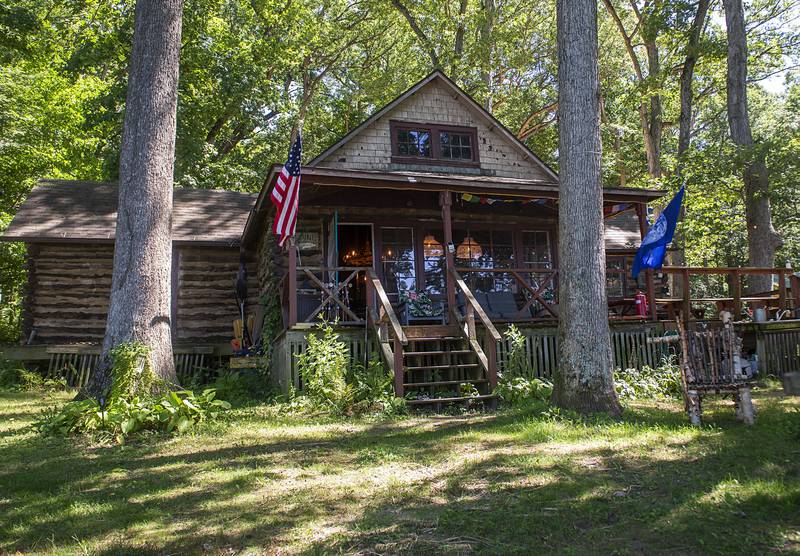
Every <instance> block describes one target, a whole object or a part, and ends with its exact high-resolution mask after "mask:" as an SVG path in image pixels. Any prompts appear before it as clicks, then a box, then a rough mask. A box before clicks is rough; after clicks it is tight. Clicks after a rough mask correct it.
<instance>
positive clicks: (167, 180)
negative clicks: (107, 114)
mask: <svg viewBox="0 0 800 556" xmlns="http://www.w3.org/2000/svg"><path fill="white" fill-rule="evenodd" d="M181 11H182V0H137V2H136V13H135V30H134V37H133V50H132V51H131V59H130V65H129V69H128V95H127V100H126V103H125V123H124V128H123V136H122V149H121V154H120V165H119V204H118V212H117V230H116V240H115V244H114V270H113V277H112V284H111V299H110V303H109V309H108V322H107V324H106V334H105V339H104V341H103V357H102V358H101V360H102V361H101V363H100V365H99V368H98V369H97V370H96V372H95V373H93V376H92V380H91V381H90V383H89V385H88V387H87V391H86V392H85V394H86V395H90V396H93V397H99V396H103V395H107V394H108V392H109V391H110V387H111V383H112V375H111V372H110V360H109V351H110V350H111V349H113V348H114V347H116V346H118V345H119V344H121V343H125V342H129V341H139V342H141V343H143V344H145V345H146V346H148V347H149V348H150V350H151V352H150V364H151V368H152V370H153V373H154V374H155V376H156V378H159V379H162V380H165V381H168V382H173V383H174V382H177V377H176V375H175V365H174V362H173V359H172V343H171V318H170V317H171V305H172V303H171V284H170V280H171V267H172V179H173V169H174V160H175V119H176V114H175V112H176V107H177V100H178V57H179V52H180V39H181Z"/></svg>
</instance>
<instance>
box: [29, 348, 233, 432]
mask: <svg viewBox="0 0 800 556" xmlns="http://www.w3.org/2000/svg"><path fill="white" fill-rule="evenodd" d="M110 353H111V358H112V361H113V367H112V369H111V373H112V387H111V393H110V395H109V398H108V400H102V403H101V402H100V401H98V400H78V401H72V402H69V403H67V404H66V405H64V406H62V407H60V408H57V407H53V408H50V409H46V410H45V411H44V412H42V414H41V415H40V416H39V419H37V420H36V421H35V422H34V423H33V428H34V429H35V430H37V431H38V432H39V433H41V434H43V435H67V434H78V433H84V434H99V435H100V436H102V437H110V438H113V439H115V440H116V441H118V442H122V441H123V440H124V439H125V437H126V436H128V435H130V434H133V433H135V432H138V431H143V430H152V431H163V432H168V433H179V434H180V433H185V432H187V431H188V430H190V429H191V428H192V427H193V426H195V425H197V424H199V423H202V422H204V421H207V420H209V419H213V418H215V417H216V416H217V415H218V414H219V413H220V412H221V411H225V410H227V409H230V407H231V405H230V404H229V403H228V402H226V401H222V400H220V399H217V397H216V395H217V393H216V391H215V390H214V389H213V388H209V389H206V390H204V391H203V392H201V393H198V394H196V393H194V392H192V391H191V390H178V391H166V392H163V389H161V390H162V393H160V394H158V395H154V394H152V391H153V385H154V383H155V382H154V377H153V373H152V371H151V369H150V366H149V362H148V357H147V356H148V355H149V348H148V347H146V346H145V345H143V344H141V343H138V342H129V343H125V344H121V345H119V346H118V347H117V348H115V349H114V350H112V351H111V352H110Z"/></svg>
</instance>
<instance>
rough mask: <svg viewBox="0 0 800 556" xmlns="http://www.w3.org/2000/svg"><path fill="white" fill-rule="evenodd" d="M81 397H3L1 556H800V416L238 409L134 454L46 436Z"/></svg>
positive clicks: (775, 402) (772, 407)
mask: <svg viewBox="0 0 800 556" xmlns="http://www.w3.org/2000/svg"><path fill="white" fill-rule="evenodd" d="M67 398H68V395H67V394H55V395H53V394H50V395H48V394H41V393H0V553H3V551H7V552H10V553H13V552H15V551H17V550H19V551H22V552H25V553H28V552H30V553H55V554H75V553H91V554H124V553H135V554H148V553H152V554H195V553H217V554H235V553H244V554H262V553H264V554H328V553H333V554H338V553H358V554H396V553H405V554H442V553H447V554H472V553H481V554H545V553H563V554H697V553H709V554H714V553H744V554H763V553H770V552H776V553H781V552H782V553H800V412H798V408H799V407H800V403H799V402H798V399H796V398H795V399H792V398H785V397H782V396H780V395H779V393H778V392H777V391H774V390H773V391H767V392H760V393H757V395H756V404H757V409H758V412H759V413H758V423H757V425H756V426H755V427H752V428H747V427H745V426H743V425H741V424H740V423H739V422H737V421H736V420H735V419H734V417H733V410H732V406H731V402H730V401H720V402H714V403H711V404H708V407H707V411H706V414H707V419H706V424H705V425H704V427H703V428H701V429H693V428H690V427H688V426H687V424H686V419H685V417H684V415H683V413H682V407H681V405H680V404H679V403H667V402H663V403H661V402H648V403H637V404H634V405H633V406H631V407H630V408H628V410H627V411H626V413H625V416H624V418H623V419H622V420H621V421H619V422H614V421H603V420H600V421H582V420H571V419H565V418H561V417H559V416H558V415H557V414H556V413H554V412H552V411H548V409H547V407H546V406H545V405H538V406H532V407H527V408H524V409H509V410H501V411H498V412H497V413H495V414H489V415H473V416H464V417H452V416H450V417H447V416H428V417H425V416H414V417H409V418H406V419H400V420H396V421H388V422H387V421H374V420H364V419H361V420H357V419H351V420H329V419H324V418H319V417H317V418H307V419H302V418H298V417H285V416H280V415H277V414H276V411H275V409H274V408H273V407H270V406H257V407H251V408H246V409H240V410H235V411H234V412H233V413H232V415H231V416H230V418H229V420H228V421H227V422H225V423H218V424H215V425H213V426H212V427H209V428H206V429H203V430H202V431H200V432H197V433H196V434H194V435H191V436H185V437H178V438H172V437H163V436H161V437H145V438H140V439H139V440H136V441H134V442H132V443H130V444H128V445H125V446H110V445H101V444H96V443H92V442H91V441H89V440H87V439H82V438H49V439H48V438H40V437H38V436H37V435H36V434H35V433H33V432H31V431H30V429H29V428H28V425H29V423H30V422H31V421H32V419H33V418H34V416H35V415H36V414H37V412H38V411H40V410H41V409H42V408H44V407H46V406H48V405H52V404H53V403H56V402H61V401H64V400H66V399H67Z"/></svg>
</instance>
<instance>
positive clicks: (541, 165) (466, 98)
mask: <svg viewBox="0 0 800 556" xmlns="http://www.w3.org/2000/svg"><path fill="white" fill-rule="evenodd" d="M434 81H435V82H437V83H438V84H439V85H441V86H442V87H444V88H445V89H446V90H448V91H449V92H450V93H452V95H453V97H454V98H456V99H458V100H460V101H461V102H463V103H464V104H465V105H466V106H467V108H468V109H469V110H470V111H471V112H472V113H474V114H475V115H476V116H477V117H478V118H480V119H481V120H483V122H484V123H485V124H486V125H487V126H488V127H489V129H491V130H496V131H497V132H498V133H499V134H500V135H501V136H503V137H504V138H505V140H506V141H507V142H508V144H509V145H511V146H512V147H513V148H515V149H517V150H518V151H519V152H520V154H521V155H522V156H523V157H524V158H527V159H528V160H530V161H531V163H532V164H533V166H534V167H536V168H538V170H540V171H541V172H542V174H543V175H544V176H547V181H548V182H549V183H552V184H556V185H557V184H558V174H556V172H555V171H554V170H553V169H552V168H550V167H549V166H548V165H547V164H545V162H544V161H543V160H542V159H541V158H539V157H538V156H536V154H535V153H534V152H533V151H532V150H530V149H529V148H528V147H527V145H525V143H523V142H522V141H520V140H519V139H517V136H516V135H514V133H512V132H511V131H509V129H508V128H506V127H505V126H504V125H503V124H502V123H501V122H500V120H498V119H497V118H495V117H494V116H493V115H492V114H491V112H489V111H488V110H486V109H485V108H484V107H483V106H481V105H480V104H478V103H477V102H475V99H473V98H472V97H471V96H470V95H468V94H467V93H466V92H465V91H464V90H463V89H461V87H459V86H458V85H456V83H455V82H454V81H453V80H452V79H450V78H449V77H447V76H446V75H445V74H444V73H443V72H442V71H440V70H434V71H433V72H431V73H429V74H428V75H427V76H425V77H424V78H422V79H421V80H419V81H418V82H417V83H415V84H414V85H412V86H411V87H410V88H409V89H407V90H406V91H405V92H403V93H401V94H400V95H399V96H398V97H396V98H395V99H394V100H392V101H391V102H389V103H388V104H386V105H385V106H384V107H383V108H381V109H380V110H378V111H376V112H375V113H374V114H372V115H371V116H370V117H368V118H367V119H366V120H364V121H363V122H362V123H361V124H359V125H358V126H356V127H355V128H354V129H352V130H350V131H349V132H348V133H347V134H345V135H344V136H342V137H341V138H340V139H339V140H338V141H336V142H335V143H334V144H333V145H331V146H330V147H328V148H327V149H325V150H324V151H323V152H322V153H321V154H319V155H318V156H317V157H315V158H314V159H313V160H311V161H309V162H308V164H307V166H311V167H313V166H317V165H319V164H320V163H322V162H323V161H325V160H326V159H327V158H328V157H330V156H331V155H332V154H334V153H335V152H336V151H338V150H339V149H340V148H341V147H342V146H344V145H346V144H347V143H348V142H350V141H351V140H352V139H354V138H355V137H357V136H358V135H360V134H361V132H362V131H364V130H365V129H366V128H367V127H369V126H370V125H372V124H373V123H374V122H376V121H377V120H379V119H380V118H381V117H383V116H385V115H386V114H388V113H390V112H391V111H392V110H393V109H394V108H396V107H397V106H399V105H400V104H402V103H403V102H405V101H406V100H407V99H409V98H411V97H412V96H414V95H415V94H416V93H417V92H418V91H420V89H423V88H424V87H425V86H427V85H428V84H429V83H431V82H434Z"/></svg>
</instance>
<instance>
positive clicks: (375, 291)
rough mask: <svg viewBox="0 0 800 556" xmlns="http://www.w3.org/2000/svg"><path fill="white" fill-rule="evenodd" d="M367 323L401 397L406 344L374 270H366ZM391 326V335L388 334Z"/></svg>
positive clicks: (406, 340) (387, 297)
mask: <svg viewBox="0 0 800 556" xmlns="http://www.w3.org/2000/svg"><path fill="white" fill-rule="evenodd" d="M367 323H368V325H369V326H371V327H372V329H373V331H374V332H375V335H376V337H377V338H378V344H379V345H380V348H381V354H382V355H383V359H384V361H386V363H387V365H389V369H390V370H391V371H392V373H393V374H394V392H395V395H396V396H398V397H403V395H404V387H403V383H404V382H405V375H404V372H405V370H404V368H403V346H405V345H408V338H406V334H405V332H403V327H402V326H400V320H399V319H398V318H397V314H396V313H395V311H394V307H392V304H391V303H390V302H389V296H388V295H387V294H386V290H385V289H383V284H381V281H380V279H379V278H378V275H377V274H375V271H374V270H372V269H369V270H368V271H367ZM390 326H391V330H392V336H391V337H390V335H389V327H390Z"/></svg>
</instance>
